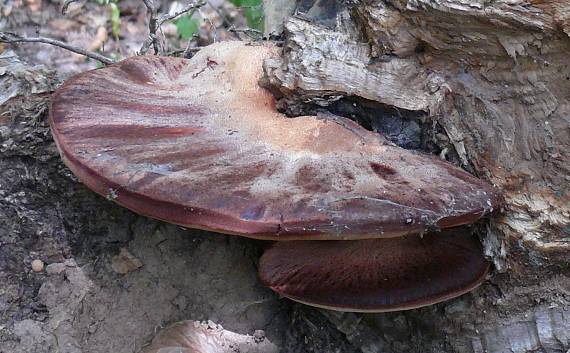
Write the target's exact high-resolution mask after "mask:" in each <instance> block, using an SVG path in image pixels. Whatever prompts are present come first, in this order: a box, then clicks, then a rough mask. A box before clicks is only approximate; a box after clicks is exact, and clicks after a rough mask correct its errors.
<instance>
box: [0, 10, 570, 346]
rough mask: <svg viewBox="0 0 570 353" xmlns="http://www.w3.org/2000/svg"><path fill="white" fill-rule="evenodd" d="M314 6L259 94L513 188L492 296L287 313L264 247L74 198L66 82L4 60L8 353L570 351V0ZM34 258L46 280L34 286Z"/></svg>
mask: <svg viewBox="0 0 570 353" xmlns="http://www.w3.org/2000/svg"><path fill="white" fill-rule="evenodd" d="M329 5H330V6H329ZM333 5H334V6H333ZM299 6H300V7H302V8H303V7H304V8H305V9H308V11H307V14H308V15H303V16H300V17H295V18H292V19H290V20H289V21H287V23H286V25H285V36H284V39H285V42H284V51H283V57H282V59H279V60H270V61H267V62H266V63H265V69H266V73H267V77H266V78H265V80H264V82H263V84H264V85H266V86H267V87H269V88H270V89H272V90H273V91H274V92H275V93H276V94H277V95H278V96H279V97H280V101H279V106H280V107H282V108H283V109H285V110H287V111H288V112H289V113H291V114H300V113H304V112H306V111H308V110H317V111H318V110H321V109H328V110H330V111H332V112H334V113H338V114H347V115H349V116H354V118H356V119H357V120H359V121H365V122H366V123H367V124H368V125H369V126H370V127H371V128H373V129H377V130H379V131H383V132H384V131H385V130H386V129H385V128H386V127H385V126H383V125H382V124H381V123H379V122H383V121H387V120H386V116H384V115H391V116H395V117H396V118H397V119H398V120H401V122H402V124H400V125H398V126H399V127H402V126H404V127H405V128H404V130H405V131H406V133H408V132H409V131H412V133H411V135H414V134H415V133H416V132H417V131H416V130H417V129H416V128H411V127H414V126H415V127H420V131H419V137H418V136H416V137H418V138H419V139H420V143H418V144H414V143H412V144H411V145H413V146H414V148H418V147H422V148H424V149H426V150H427V151H428V152H435V153H440V155H441V156H442V157H447V158H448V159H449V160H450V161H452V162H454V163H457V164H459V165H461V166H462V167H464V168H466V169H467V170H469V171H471V172H473V173H475V174H477V175H478V176H480V177H481V178H485V179H487V180H489V181H491V182H493V183H494V184H496V185H497V186H498V187H500V188H502V189H503V190H504V191H505V197H506V200H507V202H506V206H505V209H504V210H502V212H501V213H500V215H498V216H497V217H496V218H494V219H492V220H490V221H486V222H482V223H481V224H478V225H477V226H476V229H477V232H478V233H479V234H480V235H481V238H482V240H483V242H484V245H485V251H486V253H487V255H488V256H489V257H490V258H491V259H492V260H493V262H494V264H495V266H494V270H493V273H492V274H491V276H490V278H489V281H487V282H486V283H485V284H484V285H483V286H481V287H480V288H479V289H477V290H476V291H474V292H473V293H470V294H467V295H465V296H462V297H460V298H458V299H455V300H452V301H450V302H447V303H442V304H439V305H435V306H431V307H427V308H422V309H417V310H411V311H407V312H397V313H387V314H368V315H361V314H343V313H337V312H331V311H326V310H318V309H313V308H308V307H305V306H302V305H298V304H292V303H291V302H289V301H287V300H280V299H279V298H276V297H275V296H274V295H273V294H272V293H271V292H269V291H268V290H266V289H264V288H262V287H261V286H260V285H259V283H258V281H257V279H256V275H255V272H256V268H255V267H256V261H257V260H256V259H257V258H258V256H259V254H260V249H261V247H263V246H264V244H263V243H262V242H257V241H253V240H247V239H237V238H235V237H225V236H221V235H215V234H207V233H205V232H198V231H188V230H182V229H180V228H179V227H175V226H170V225H165V224H162V223H161V222H158V221H153V220H148V219H146V218H144V217H139V216H136V215H133V214H132V213H130V212H128V211H126V210H123V209H121V208H119V207H117V206H115V205H113V204H112V203H111V202H110V201H107V200H104V199H103V198H100V197H98V196H95V195H94V194H92V193H91V192H89V191H88V190H86V189H84V188H83V187H82V186H81V185H80V184H79V183H77V181H76V180H75V179H74V178H73V177H72V176H71V175H70V173H69V172H68V171H67V169H66V168H65V167H64V166H63V165H62V163H61V162H60V160H59V158H58V156H57V153H56V149H55V146H54V144H53V142H52V141H51V138H50V135H49V131H48V129H47V124H46V121H45V117H46V114H45V112H46V107H47V102H48V99H49V93H50V92H51V91H52V90H53V88H54V87H55V86H56V85H57V84H58V83H57V81H56V80H55V79H54V77H53V75H52V74H51V73H49V72H46V71H44V70H41V69H39V68H34V69H29V68H25V67H24V66H22V65H21V63H19V62H17V60H16V59H14V58H13V57H11V56H10V55H8V54H7V52H5V53H4V54H5V55H3V56H2V57H0V87H1V88H2V92H0V153H1V158H0V197H1V200H0V204H1V208H0V282H1V283H2V287H1V288H0V352H34V353H37V352H55V351H58V352H138V351H139V350H140V349H141V348H142V347H143V346H144V345H145V344H147V343H148V342H149V341H150V339H151V338H152V336H153V335H154V334H155V330H156V329H157V328H159V327H160V326H164V325H166V324H169V323H172V322H175V321H178V320H183V319H194V320H208V319H210V320H214V321H215V322H216V323H221V324H222V325H224V327H225V328H228V329H231V330H233V331H237V332H240V333H248V334H253V332H254V330H258V329H262V330H265V334H266V335H267V337H268V338H269V339H270V340H271V341H272V342H274V343H276V344H277V345H278V346H279V347H280V348H281V350H282V351H283V352H365V353H369V352H422V353H423V352H469V353H471V352H473V353H479V352H489V353H503V352H505V353H506V352H516V353H523V352H562V353H566V352H567V351H568V350H569V349H570V266H569V260H570V196H569V193H570V188H569V184H570V180H569V179H570V119H569V116H570V68H569V66H568V65H569V61H568V56H569V55H570V38H569V35H570V5H567V4H566V1H562V0H559V1H555V0H551V1H548V0H543V1H539V0H528V1H519V0H462V1H459V0H447V1H439V0H374V1H364V0H357V1H355V2H354V3H350V4H345V3H340V2H338V3H337V2H335V3H334V4H332V2H331V1H318V2H317V4H316V5H315V6H313V7H310V6H307V4H305V2H300V5H299ZM330 9H334V11H330ZM16 68H17V70H16ZM350 107H354V109H352V108H350ZM388 130H389V129H388ZM388 132H389V131H388ZM396 135H397V134H396ZM413 138H414V136H412V137H411V139H413ZM408 140H409V139H408ZM395 141H396V142H398V139H397V138H396V139H395ZM403 145H406V144H405V143H404V144H403ZM121 249H122V250H121ZM133 257H134V258H135V259H133ZM34 258H41V259H42V260H43V261H44V262H46V264H48V267H47V269H46V271H44V272H42V273H32V272H31V271H30V269H29V268H30V267H29V264H30V261H31V260H32V259H34ZM137 259H138V260H137ZM140 265H142V267H140Z"/></svg>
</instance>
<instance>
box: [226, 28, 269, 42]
mask: <svg viewBox="0 0 570 353" xmlns="http://www.w3.org/2000/svg"><path fill="white" fill-rule="evenodd" d="M228 31H230V32H233V33H244V34H245V35H246V36H248V37H250V38H252V39H259V38H261V37H263V32H261V31H260V30H257V29H255V28H235V27H234V26H231V27H230V28H228Z"/></svg>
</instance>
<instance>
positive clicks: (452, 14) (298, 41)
mask: <svg viewBox="0 0 570 353" xmlns="http://www.w3.org/2000/svg"><path fill="white" fill-rule="evenodd" d="M569 8H570V5H566V4H565V3H564V2H540V3H539V2H535V3H528V4H527V5H526V6H523V4H522V3H519V4H517V2H514V3H513V2H512V1H510V2H503V1H500V2H494V3H493V4H492V5H489V4H485V3H483V2H481V1H477V2H476V1H470V2H469V1H462V2H459V1H457V2H454V1H447V2H439V1H437V2H436V1H428V0H425V1H370V2H361V3H359V4H358V5H356V6H354V8H353V10H352V13H353V14H354V17H355V19H356V21H357V22H358V23H359V24H360V25H361V26H362V28H363V29H364V31H363V32H364V33H365V35H366V38H364V39H363V40H358V39H354V36H352V35H350V34H346V33H341V32H335V31H334V30H331V29H328V28H325V27H321V26H319V25H316V24H314V23H311V22H308V21H306V20H302V19H299V18H293V19H291V20H290V21H289V22H287V23H286V37H287V41H286V44H285V49H284V54H285V55H284V57H283V59H277V60H268V61H266V63H265V69H266V74H267V78H266V85H268V86H269V87H270V88H272V89H273V91H278V92H279V94H282V95H285V96H296V98H295V99H297V100H299V99H301V100H304V101H314V102H317V103H318V104H320V105H327V104H329V102H330V101H332V100H335V99H338V98H339V97H342V96H358V97H362V98H366V99H370V100H374V101H377V102H380V103H383V104H387V105H392V106H395V107H397V108H402V109H407V110H421V111H426V112H428V114H429V116H430V117H431V118H432V119H433V120H434V121H436V122H437V123H439V124H440V125H441V126H443V127H444V129H445V131H446V132H447V135H448V137H449V138H450V140H451V142H452V143H453V145H454V147H455V149H456V151H457V153H458V154H459V156H460V159H461V162H462V164H463V165H464V166H468V165H471V166H472V167H473V168H474V170H475V171H476V173H477V174H478V175H479V176H481V177H483V178H486V179H488V180H490V181H492V182H493V183H495V184H496V185H498V186H499V187H501V188H503V189H504V190H505V196H506V197H507V200H508V201H507V204H508V206H507V209H506V210H505V212H504V213H503V217H501V218H500V219H498V220H497V222H496V224H495V226H496V227H497V228H498V231H499V232H500V233H501V235H502V236H504V238H502V239H506V240H507V241H509V242H510V243H511V245H510V246H515V245H514V244H516V246H518V245H522V246H523V247H524V248H526V249H528V250H532V251H534V254H533V259H534V260H535V261H539V262H542V263H566V261H567V259H568V257H567V254H568V251H569V250H570V226H569V225H570V194H569V190H570V188H569V184H570V148H569V147H570V126H569V125H570V120H569V118H568V116H569V113H570V105H569V101H570V96H569V93H568V92H570V68H569V67H568V60H567V56H568V53H570V38H569V37H568V35H567V34H566V33H565V30H566V31H567V30H568V23H569V22H568V20H567V19H566V17H567V16H568V15H567V14H568V13H569V12H568V9H569ZM497 260H498V258H497ZM498 263H499V262H498Z"/></svg>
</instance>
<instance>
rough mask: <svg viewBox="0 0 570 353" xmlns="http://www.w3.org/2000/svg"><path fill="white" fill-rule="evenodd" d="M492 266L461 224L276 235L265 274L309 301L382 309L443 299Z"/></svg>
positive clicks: (274, 285) (276, 286) (263, 264)
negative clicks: (321, 237) (309, 236)
mask: <svg viewBox="0 0 570 353" xmlns="http://www.w3.org/2000/svg"><path fill="white" fill-rule="evenodd" d="M488 270H489V263H488V262H487V261H486V260H485V258H484V257H483V253H482V250H481V247H480V245H479V243H478V242H477V240H476V239H475V238H473V237H472V236H470V235H469V234H461V233H460V230H453V231H445V232H442V233H441V234H437V233H431V234H426V235H424V236H423V237H420V236H419V235H411V236H405V237H400V238H391V239H367V240H358V241H328V242H322V241H319V242H317V241H292V242H276V243H274V244H273V246H272V247H271V248H269V249H268V250H267V251H265V253H264V254H263V256H262V257H261V261H260V265H259V275H260V278H261V281H262V282H263V283H264V284H265V285H266V286H268V287H270V288H271V289H272V290H273V291H275V292H277V293H279V294H281V295H283V296H285V297H287V298H290V299H292V300H295V301H299V302H302V303H304V304H308V305H312V306H318V307H324V308H327V309H334V310H341V311H357V312H358V311H360V312H384V311H395V310H406V309H413V308H418V307H422V306H426V305H431V304H435V303H438V302H442V301H445V300H448V299H451V298H454V297H457V296H459V295H462V294H464V293H467V292H469V291H471V290H472V289H474V288H476V287H477V286H479V285H480V284H481V283H482V282H483V281H484V280H485V277H486V275H487V272H488Z"/></svg>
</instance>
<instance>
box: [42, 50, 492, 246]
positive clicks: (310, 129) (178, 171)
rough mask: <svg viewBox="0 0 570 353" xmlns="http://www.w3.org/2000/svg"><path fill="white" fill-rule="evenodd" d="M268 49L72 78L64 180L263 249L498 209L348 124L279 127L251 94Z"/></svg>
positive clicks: (461, 178) (147, 62) (475, 182)
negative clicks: (265, 244) (265, 243)
mask: <svg viewBox="0 0 570 353" xmlns="http://www.w3.org/2000/svg"><path fill="white" fill-rule="evenodd" d="M276 55H278V50H277V48H276V47H274V46H271V45H248V44H245V43H243V42H224V43H218V44H215V45H212V46H209V47H207V48H205V49H203V50H201V51H200V52H199V53H198V54H196V55H195V56H194V57H193V58H192V59H191V60H185V59H179V58H169V57H133V58H129V59H126V60H124V61H121V62H119V63H117V64H115V65H111V66H109V67H106V68H103V69H98V70H93V71H89V72H86V73H82V74H79V75H77V76H75V77H74V78H72V79H70V80H68V81H67V82H66V83H65V84H64V85H63V86H62V87H60V88H59V89H58V90H57V91H56V92H55V94H54V96H53V101H52V105H51V110H50V124H51V128H52V132H53V135H54V139H55V140H56V143H57V145H58V148H59V150H60V153H61V155H62V157H63V160H64V161H65V163H66V164H67V165H68V166H69V168H70V169H71V170H72V171H73V172H74V173H75V174H76V175H77V176H78V177H79V178H80V179H81V180H82V181H83V182H84V183H85V184H86V185H87V186H88V187H90V188H91V189H93V190H94V191H96V192H98V193H100V194H102V195H104V196H106V197H108V198H109V199H112V200H114V201H115V202H118V203H119V204H121V205H124V206H126V207H128V208H130V209H132V210H133V211H135V212H138V213H141V214H144V215H147V216H150V217H154V218H158V219H162V220H165V221H167V222H171V223H176V224H179V225H183V226H188V227H193V228H201V229H207V230H213V231H217V232H221V233H227V234H239V235H244V236H248V237H253V238H262V239H278V240H291V239H359V238H374V237H393V236H400V235H404V234H411V233H417V232H422V231H424V230H425V229H428V228H431V227H436V228H437V227H441V228H444V227H451V226H456V225H461V224H467V223H471V222H473V221H474V220H476V219H478V218H479V217H481V216H483V215H484V214H486V213H488V212H490V211H492V209H493V208H496V207H497V205H498V204H499V203H500V196H499V194H498V193H497V192H496V190H494V189H493V187H491V186H490V185H488V184H487V183H485V182H483V181H481V180H479V179H477V178H475V177H473V176H471V175H470V174H468V173H466V172H464V171H462V170H461V169H458V168H456V167H454V166H452V165H450V164H448V163H445V162H442V161H440V160H439V159H437V158H434V157H431V156H427V155H424V154H421V153H418V152H413V151H407V150H403V149H401V148H399V147H397V146H393V145H391V144H389V143H387V142H386V141H385V140H383V139H382V138H381V137H380V136H379V135H378V134H376V133H373V132H370V131H367V130H365V129H363V128H362V127H360V126H359V125H357V124H356V123H354V122H352V121H350V120H348V119H344V118H338V119H334V120H329V119H319V118H317V117H312V116H305V117H298V118H295V119H289V118H286V117H285V116H284V115H282V114H280V113H278V112H277V111H276V110H275V105H274V99H273V97H272V96H271V94H270V93H269V92H268V91H266V90H265V89H263V88H261V87H259V85H258V80H259V78H260V77H261V76H262V63H263V60H264V59H265V58H269V57H272V56H276Z"/></svg>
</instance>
